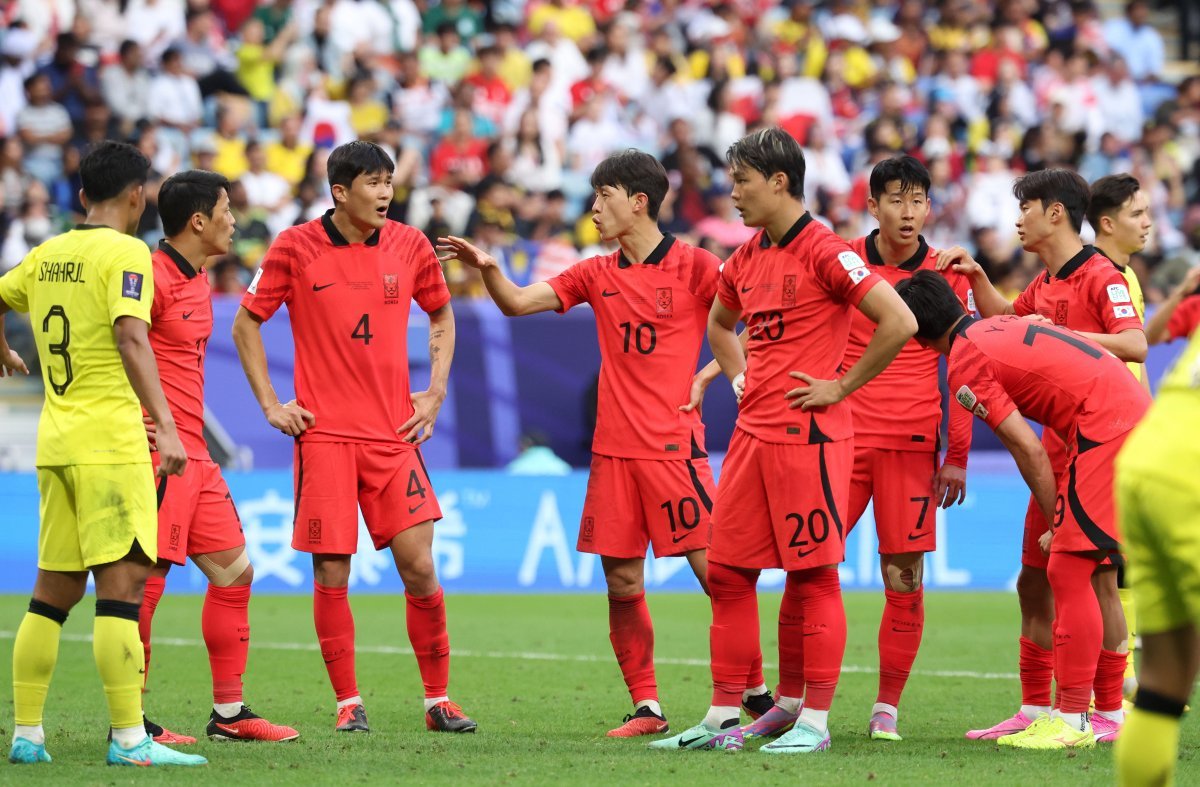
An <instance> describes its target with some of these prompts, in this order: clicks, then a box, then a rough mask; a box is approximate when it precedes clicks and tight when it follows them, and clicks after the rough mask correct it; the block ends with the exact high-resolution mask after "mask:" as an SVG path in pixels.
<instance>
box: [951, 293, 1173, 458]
mask: <svg viewBox="0 0 1200 787" xmlns="http://www.w3.org/2000/svg"><path fill="white" fill-rule="evenodd" d="M949 369H950V371H949V375H950V378H949V381H950V393H951V395H953V396H954V398H955V400H957V401H958V403H959V404H960V405H961V406H962V407H964V408H966V409H967V410H970V411H971V412H973V413H974V414H975V415H977V416H979V417H980V418H982V419H983V420H984V421H986V422H987V424H988V426H990V427H992V428H993V429H995V428H996V427H997V426H999V425H1000V422H1001V421H1003V420H1004V419H1005V418H1007V417H1008V416H1009V415H1010V414H1011V413H1012V412H1013V411H1014V410H1020V412H1021V415H1023V416H1025V417H1027V418H1032V419H1033V420H1034V421H1037V422H1038V423H1040V424H1042V425H1043V426H1045V427H1047V428H1049V429H1053V430H1054V431H1055V432H1057V433H1058V434H1059V436H1061V437H1062V438H1063V439H1064V440H1065V441H1067V442H1068V443H1070V441H1071V440H1072V439H1075V438H1076V437H1079V438H1080V439H1087V440H1090V441H1092V442H1094V443H1105V442H1108V441H1109V440H1112V439H1115V438H1117V437H1120V436H1121V435H1123V434H1125V433H1126V432H1128V431H1129V430H1130V429H1132V428H1133V427H1134V426H1136V425H1137V423H1138V421H1140V420H1141V418H1142V415H1143V414H1145V412H1146V410H1147V408H1149V406H1150V395H1149V394H1148V393H1146V391H1145V389H1144V388H1142V386H1141V383H1139V382H1138V381H1137V380H1136V379H1135V378H1134V377H1133V375H1131V374H1129V373H1128V371H1127V370H1126V368H1125V364H1124V363H1122V362H1121V361H1120V360H1118V359H1117V357H1116V356H1114V355H1113V354H1112V353H1110V352H1108V351H1107V350H1105V349H1104V348H1102V347H1101V346H1100V345H1098V344H1096V343H1095V342H1093V341H1091V340H1090V339H1086V338H1084V337H1082V336H1080V335H1079V334H1077V333H1075V332H1074V331H1069V330H1065V329H1063V328H1058V327H1056V326H1051V325H1046V324H1045V323H1037V322H1030V321H1029V320H1023V319H1021V318H1020V317H1014V316H1013V315H1006V316H1003V317H990V318H988V319H985V320H975V319H973V318H971V317H967V318H966V319H964V320H963V321H962V322H960V323H959V324H958V325H957V326H956V327H955V329H954V331H953V332H952V333H951V335H950V364H949Z"/></svg>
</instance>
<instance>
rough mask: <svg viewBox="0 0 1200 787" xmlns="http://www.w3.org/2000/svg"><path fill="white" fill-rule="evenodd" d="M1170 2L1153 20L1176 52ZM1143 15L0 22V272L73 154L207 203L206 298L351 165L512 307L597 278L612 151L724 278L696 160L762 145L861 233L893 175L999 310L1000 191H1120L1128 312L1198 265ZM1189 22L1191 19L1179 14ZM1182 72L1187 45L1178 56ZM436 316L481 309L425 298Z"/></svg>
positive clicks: (903, 4)
mask: <svg viewBox="0 0 1200 787" xmlns="http://www.w3.org/2000/svg"><path fill="white" fill-rule="evenodd" d="M1189 2H1190V0H1184V2H1182V3H1180V4H1179V5H1178V13H1179V21H1178V23H1177V24H1178V25H1181V26H1184V27H1186V26H1187V25H1189V24H1192V23H1194V21H1195V20H1193V21H1191V22H1190V21H1189V20H1188V19H1187V14H1188V11H1187V10H1186V9H1187V7H1188V4H1189ZM1168 6H1169V8H1168V9H1166V10H1164V9H1158V8H1156V6H1155V5H1154V4H1153V3H1151V2H1147V0H1133V2H1129V3H1125V2H1103V1H1102V0H1101V1H1100V2H1092V1H1090V0H785V1H784V2H778V0H728V1H727V2H709V1H707V0H657V1H654V0H652V1H650V2H636V1H634V0H630V2H622V1H621V0H588V1H587V2H582V1H580V0H540V1H539V0H533V1H532V2H521V0H496V1H495V2H490V3H484V2H468V1H466V0H441V1H440V2H437V1H436V0H261V2H259V1H258V0H0V238H2V239H3V240H2V243H0V271H3V270H7V269H8V268H10V267H12V266H13V265H15V264H17V263H18V262H20V260H21V259H22V257H23V256H24V254H25V253H26V252H27V251H28V249H29V248H31V247H32V246H34V245H36V244H37V243H40V242H41V241H42V240H44V239H46V238H47V237H49V236H50V235H51V234H53V233H55V232H58V231H61V230H62V229H64V228H66V227H69V226H70V225H71V224H73V223H75V222H77V221H79V220H80V218H81V211H82V207H81V205H80V204H79V198H78V195H77V192H78V188H79V176H78V168H79V160H80V154H81V151H83V150H85V149H86V147H87V146H88V145H89V144H91V143H93V142H95V141H96V140H99V139H104V138H118V139H127V140H130V141H132V142H133V143H135V144H136V145H138V146H139V147H140V148H141V149H142V150H143V151H145V153H146V154H147V155H148V156H149V157H150V158H151V160H152V161H153V164H154V181H153V182H152V183H151V188H150V189H149V195H150V197H149V200H150V204H149V207H148V209H147V211H146V214H145V216H144V218H143V220H142V225H141V227H140V230H139V232H140V234H141V236H142V237H143V238H144V239H145V240H146V241H147V242H149V243H153V242H155V241H156V240H157V239H158V238H159V237H161V228H160V226H159V220H158V215H157V212H156V210H155V209H154V194H155V186H156V183H157V182H160V181H161V179H162V178H164V177H166V176H168V175H170V174H171V173H173V172H175V171H177V170H179V169H183V168H188V167H201V168H206V169H212V170H216V171H218V172H220V173H222V174H224V175H226V176H228V177H229V178H230V179H231V181H232V182H233V184H234V185H233V189H232V193H231V194H230V199H231V202H232V205H233V210H234V213H235V215H236V218H237V234H236V237H235V244H234V248H233V252H232V253H231V254H230V255H229V256H228V257H227V258H223V259H221V260H219V261H217V262H215V263H214V265H213V268H212V270H213V274H212V275H213V281H214V285H215V287H216V288H217V289H218V290H219V291H221V292H228V293H237V292H240V291H241V290H242V288H243V287H244V286H245V285H246V283H248V281H249V280H250V277H251V276H252V274H253V271H254V269H255V268H256V266H257V264H258V261H259V259H260V257H261V256H262V254H263V252H264V250H265V249H266V247H267V245H268V244H269V243H270V241H271V239H272V238H273V237H274V236H275V234H276V233H278V232H279V231H280V230H281V229H283V228H285V227H287V226H289V225H291V224H293V223H296V222H301V221H305V220H308V219H311V218H314V217H316V216H319V215H320V214H321V213H322V212H323V211H325V210H326V209H327V208H329V207H331V205H332V203H331V200H330V195H329V190H328V187H327V184H326V181H325V160H326V158H327V156H328V153H329V151H330V150H331V149H332V147H334V146H336V145H338V144H341V143H343V142H345V141H348V140H350V139H354V138H357V137H361V138H367V139H371V140H374V141H376V142H378V143H379V144H381V145H383V146H385V147H386V148H387V149H388V150H389V151H390V152H391V153H392V154H393V158H394V159H395V161H396V172H395V178H394V182H395V186H396V196H395V202H394V204H393V214H392V215H393V217H394V218H396V219H398V220H401V221H405V222H407V223H409V224H412V225H414V226H417V227H419V228H420V229H422V230H423V231H424V232H425V233H426V234H427V235H429V236H430V237H431V238H433V237H436V236H438V235H439V234H445V233H453V234H459V235H466V236H469V237H471V238H472V239H473V240H474V241H475V242H476V243H478V244H480V245H482V246H484V247H485V248H487V249H488V250H490V251H491V252H492V253H493V254H494V255H495V256H496V257H497V258H499V259H500V260H502V262H503V264H504V265H505V266H506V267H507V269H508V272H509V274H510V275H511V276H512V278H513V279H514V280H516V281H517V282H519V283H525V282H529V281H532V280H539V279H544V278H547V277H549V276H552V275H554V274H555V273H557V272H558V271H560V270H562V269H563V268H564V267H565V266H567V265H569V264H571V263H572V262H574V261H575V260H576V259H579V258H580V257H581V256H586V255H590V254H593V253H596V252H598V251H607V250H608V249H606V248H604V247H603V246H602V245H601V242H600V239H599V238H598V237H597V235H596V232H595V229H594V227H593V225H592V223H591V221H590V211H589V207H590V204H591V188H590V186H589V175H590V173H591V170H592V168H593V167H594V166H595V165H596V163H597V162H599V161H600V160H601V159H603V158H604V157H605V156H606V155H608V154H609V153H611V152H613V151H616V150H619V149H622V148H626V147H636V148H640V149H643V150H646V151H649V152H652V153H654V154H656V155H658V156H659V157H660V159H661V160H662V162H663V164H664V165H665V166H666V168H667V170H668V172H669V173H670V177H671V181H672V186H673V188H672V190H671V193H670V195H669V197H668V203H667V204H666V205H665V206H664V208H663V211H662V215H661V223H662V226H663V228H664V229H666V230H669V231H671V232H673V233H675V234H676V235H678V236H681V237H685V238H687V239H689V240H691V241H692V242H694V243H697V244H700V245H703V246H706V247H708V248H710V249H712V250H713V251H715V252H716V253H717V254H721V255H723V254H727V253H728V252H729V251H730V250H731V249H732V248H733V247H735V246H737V245H738V244H740V243H741V242H743V241H744V240H746V239H747V237H748V236H749V235H751V234H752V231H751V230H748V229H746V228H745V227H744V226H743V225H742V223H741V220H740V218H739V217H738V215H737V213H736V212H735V211H734V210H733V207H732V203H731V201H730V199H729V196H728V193H729V184H728V182H727V176H726V172H725V163H724V153H725V150H726V149H727V148H728V146H729V145H730V144H731V143H732V142H733V141H734V140H736V139H738V138H739V137H740V136H742V135H743V134H745V133H746V132H748V131H751V130H754V129H755V128H758V127H761V126H763V125H780V126H782V127H784V128H786V129H787V130H788V131H789V132H791V133H792V134H793V135H794V136H795V137H796V138H797V139H798V140H799V141H800V142H801V143H802V145H803V146H804V149H805V155H806V158H807V162H808V175H807V181H806V197H807V200H808V205H809V208H810V210H811V211H812V212H813V213H814V215H816V216H818V217H819V218H820V219H821V220H822V221H825V222H827V223H828V224H829V225H830V226H832V227H833V228H834V229H835V230H836V231H837V232H838V233H840V234H841V235H843V236H844V237H847V238H852V237H855V236H857V235H860V234H863V233H865V232H867V231H869V230H870V229H871V228H872V227H873V225H872V222H871V219H870V216H869V215H868V214H867V212H866V200H867V197H868V196H869V195H868V194H867V188H866V184H867V175H868V173H869V171H870V168H871V166H872V165H873V164H874V163H876V162H877V161H879V160H881V159H882V158H885V157H888V156H892V155H895V154H898V153H901V152H907V153H911V154H913V155H915V156H917V157H918V158H920V159H921V160H923V161H924V162H925V163H926V164H927V165H928V167H929V170H930V172H931V174H932V176H933V187H932V194H931V197H932V200H931V201H932V206H933V214H932V216H931V220H930V222H929V224H928V225H927V226H926V229H925V233H924V234H925V237H926V238H927V239H928V241H929V242H930V244H932V245H934V246H935V247H946V246H951V245H964V246H967V247H968V248H969V249H971V250H972V251H973V252H974V253H975V254H976V256H977V258H979V259H980V261H981V262H983V264H984V265H985V266H986V267H987V269H988V271H989V275H991V277H992V278H993V280H994V281H996V282H997V284H998V285H999V286H1000V287H1001V288H1002V289H1003V290H1004V291H1006V292H1008V293H1010V294H1015V293H1016V292H1017V291H1019V290H1020V289H1021V288H1022V287H1023V286H1024V285H1025V284H1026V283H1027V282H1028V280H1029V279H1030V277H1031V276H1032V275H1034V273H1035V272H1036V271H1037V267H1038V265H1037V262H1036V260H1034V259H1031V258H1029V257H1028V255H1025V254H1023V253H1022V251H1021V249H1020V247H1019V245H1018V244H1017V238H1016V234H1015V229H1014V227H1013V222H1014V220H1015V217H1016V210H1017V206H1016V201H1015V200H1014V199H1013V198H1012V195H1011V184H1012V180H1013V178H1014V177H1015V176H1017V175H1018V174H1020V173H1022V172H1026V171H1029V170H1033V169H1038V168H1043V167H1049V166H1067V167H1073V168H1077V169H1078V170H1079V172H1080V173H1081V174H1083V175H1084V177H1086V178H1087V179H1088V180H1094V179H1096V178H1099V177H1101V176H1103V175H1106V174H1110V173H1114V172H1131V173H1132V174H1134V175H1135V176H1137V177H1138V178H1139V180H1140V181H1141V183H1142V187H1143V189H1144V190H1146V191H1147V192H1148V194H1149V196H1150V200H1151V206H1152V210H1153V217H1154V220H1155V230H1154V232H1153V235H1152V240H1151V244H1150V246H1149V247H1147V249H1146V251H1145V252H1144V253H1143V254H1142V255H1140V259H1137V260H1135V262H1134V265H1135V268H1136V269H1137V270H1138V272H1139V274H1140V275H1141V277H1142V279H1143V282H1144V286H1145V289H1146V292H1147V297H1148V300H1150V301H1151V302H1153V301H1155V300H1157V299H1158V298H1160V297H1161V296H1162V293H1163V292H1164V291H1166V290H1169V288H1170V286H1172V284H1173V283H1174V282H1175V281H1177V280H1178V279H1179V278H1180V277H1181V276H1182V273H1183V271H1184V270H1186V268H1188V267H1189V266H1190V265H1193V264H1197V263H1198V262H1200V76H1197V75H1196V73H1194V72H1193V73H1191V74H1189V73H1188V71H1187V68H1186V66H1187V65H1188V63H1187V61H1186V60H1184V62H1183V63H1182V65H1183V66H1184V68H1182V69H1180V70H1179V71H1178V72H1172V73H1170V74H1168V66H1169V64H1170V61H1172V60H1179V59H1183V58H1184V56H1185V55H1186V52H1184V53H1180V52H1175V51H1167V49H1168V48H1167V46H1166V44H1165V43H1164V40H1163V37H1162V35H1161V33H1160V29H1159V28H1157V27H1156V26H1155V25H1154V24H1151V20H1152V19H1154V20H1158V22H1159V25H1160V26H1161V25H1162V24H1164V22H1163V20H1164V19H1165V20H1166V22H1165V24H1176V22H1175V21H1174V20H1175V19H1176V17H1175V16H1174V14H1175V13H1176V10H1175V6H1174V5H1172V4H1170V3H1168ZM1197 16H1200V14H1197ZM1186 46H1187V39H1186V36H1185V37H1184V38H1183V47H1186ZM446 273H447V278H448V280H449V281H450V282H451V285H452V288H453V290H454V291H455V293H456V294H457V295H459V296H460V297H475V296H479V295H480V294H482V288H481V286H480V284H479V282H478V280H477V279H474V278H472V276H471V273H470V272H469V271H467V270H463V269H461V268H457V267H456V268H452V269H449V270H447V272H446Z"/></svg>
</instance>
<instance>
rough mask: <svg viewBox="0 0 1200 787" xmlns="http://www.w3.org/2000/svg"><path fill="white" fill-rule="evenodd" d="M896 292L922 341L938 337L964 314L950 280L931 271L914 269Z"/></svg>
mask: <svg viewBox="0 0 1200 787" xmlns="http://www.w3.org/2000/svg"><path fill="white" fill-rule="evenodd" d="M896 292H897V294H899V296H900V299H901V300H903V301H904V304H905V305H906V306H908V308H909V309H910V310H911V311H912V313H913V316H914V317H916V318H917V337H918V338H920V339H925V340H926V341H933V340H935V339H940V338H941V337H942V336H943V335H945V333H946V331H948V330H950V329H951V328H952V327H953V326H954V323H956V322H958V319H959V318H960V317H962V316H963V315H964V314H965V312H964V311H963V307H962V303H960V302H959V300H958V296H957V295H955V294H954V290H953V289H952V288H951V287H950V283H949V282H947V281H946V278H945V277H944V276H942V275H941V274H940V273H936V272H934V271H929V270H924V271H917V272H916V273H914V274H913V275H912V278H910V279H905V280H904V281H902V282H900V283H899V284H897V285H896Z"/></svg>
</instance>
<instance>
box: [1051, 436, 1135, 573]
mask: <svg viewBox="0 0 1200 787" xmlns="http://www.w3.org/2000/svg"><path fill="white" fill-rule="evenodd" d="M1128 436H1129V433H1128V432H1126V433H1125V434H1123V435H1121V436H1120V437H1118V438H1116V439H1115V440H1109V441H1108V442H1107V443H1092V442H1090V441H1088V440H1086V439H1082V440H1081V441H1080V442H1081V445H1080V446H1079V450H1078V451H1074V452H1072V454H1071V457H1070V463H1069V464H1068V465H1067V472H1066V473H1064V474H1063V475H1062V476H1060V477H1059V479H1058V497H1057V498H1056V499H1055V501H1054V540H1053V541H1051V542H1050V551H1052V552H1093V551H1095V550H1097V549H1099V550H1102V551H1104V552H1108V553H1109V554H1111V555H1116V554H1117V553H1118V551H1119V550H1120V548H1121V532H1120V530H1119V528H1118V527H1117V516H1116V507H1115V505H1114V502H1115V492H1114V489H1115V488H1116V487H1115V484H1114V467H1115V464H1116V461H1117V454H1118V453H1120V451H1121V446H1123V445H1125V438H1127V437H1128ZM1114 562H1117V563H1118V565H1119V564H1120V563H1119V560H1117V559H1115V558H1114Z"/></svg>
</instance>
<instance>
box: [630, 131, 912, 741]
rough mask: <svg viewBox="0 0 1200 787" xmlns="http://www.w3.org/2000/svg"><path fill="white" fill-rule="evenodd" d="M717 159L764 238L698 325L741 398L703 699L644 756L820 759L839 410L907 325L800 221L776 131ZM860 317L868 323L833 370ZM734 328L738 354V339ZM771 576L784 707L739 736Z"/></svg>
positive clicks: (854, 259) (783, 142) (849, 453)
mask: <svg viewBox="0 0 1200 787" xmlns="http://www.w3.org/2000/svg"><path fill="white" fill-rule="evenodd" d="M726 158H727V160H728V161H729V165H730V171H731V175H732V178H733V192H732V197H733V201H734V205H735V206H736V207H737V209H738V211H739V212H740V213H741V214H742V221H743V222H745V224H746V226H749V227H759V228H761V231H760V232H758V233H757V234H756V235H755V236H754V238H752V239H751V240H750V241H748V242H746V243H745V244H743V245H742V246H741V247H739V248H738V249H737V250H736V251H735V252H734V253H733V255H732V256H731V257H730V258H729V259H728V260H727V261H726V262H725V264H724V266H723V267H722V269H721V278H720V282H719V284H718V287H717V299H716V301H714V302H713V307H712V311H711V312H710V313H709V318H708V333H709V343H710V344H711V345H712V349H713V354H714V356H715V357H716V360H717V361H718V363H720V365H721V369H722V371H724V373H725V374H726V376H728V377H729V378H730V380H731V381H733V383H734V386H735V388H737V387H739V386H744V387H743V395H742V398H741V403H740V408H739V413H738V420H737V428H736V430H735V431H734V434H733V438H732V439H731V440H730V444H729V453H728V454H727V455H726V457H725V462H724V465H723V469H722V472H721V480H720V484H719V485H718V487H717V499H716V503H715V506H714V508H713V517H712V519H713V528H712V540H711V543H710V544H709V552H708V561H709V562H708V587H709V593H710V596H711V598H712V608H713V623H712V629H711V632H710V647H711V650H712V675H713V699H712V706H711V707H710V708H709V711H708V714H707V715H706V716H705V717H704V720H703V721H702V722H701V723H700V724H698V725H696V726H695V727H692V728H691V729H689V730H687V731H685V732H683V733H682V734H680V735H676V736H675V737H673V738H668V739H664V740H661V741H655V742H654V743H653V744H651V746H652V747H653V748H658V749H678V750H685V749H733V750H736V749H740V748H742V745H743V738H744V737H745V735H752V736H754V735H768V734H774V733H778V732H782V731H783V730H785V729H787V727H788V726H789V725H792V729H791V731H790V732H788V733H786V734H785V735H784V736H783V737H781V738H780V739H779V740H778V741H773V742H771V743H769V744H767V745H766V746H764V747H762V749H760V751H762V752H765V753H767V754H800V753H808V752H815V751H824V750H826V749H828V748H829V745H830V742H829V732H828V716H829V708H830V706H831V704H832V701H833V693H834V690H835V688H836V687H837V682H838V677H839V675H840V673H841V666H842V656H843V655H844V653H845V648H846V611H845V608H844V607H843V605H842V595H841V585H840V583H839V580H838V573H837V564H838V563H840V562H841V561H842V559H843V558H844V556H845V538H846V514H847V512H848V508H849V505H848V504H849V500H848V498H849V493H850V477H851V475H852V472H853V465H854V455H853V447H852V446H853V441H852V439H851V438H852V437H853V435H854V427H853V418H852V416H851V410H850V405H849V404H848V403H845V402H843V400H844V399H845V398H846V397H847V396H848V395H850V394H851V393H852V392H854V391H855V390H857V389H858V388H860V387H861V386H862V385H863V384H864V383H866V382H867V381H868V380H870V379H871V378H873V377H875V376H876V375H877V374H879V372H881V371H882V370H883V368H884V367H885V366H887V364H888V362H889V361H891V360H892V359H893V358H894V357H896V354H897V353H899V352H900V349H901V348H902V347H903V346H904V343H905V342H907V341H908V340H909V339H910V338H912V335H913V333H914V332H915V331H916V322H915V320H914V319H913V316H912V314H910V313H909V311H908V309H907V308H905V306H904V304H903V302H901V300H900V298H899V297H898V296H897V295H896V293H895V291H894V290H893V289H892V288H891V287H890V286H889V285H887V284H886V283H885V282H884V280H883V278H882V277H881V276H879V274H877V273H874V272H873V271H872V270H871V268H870V267H869V266H868V265H867V264H866V263H865V262H863V260H862V258H861V257H859V256H858V255H857V254H856V253H854V251H853V250H852V249H851V248H850V247H849V245H848V244H847V243H846V242H845V241H843V240H842V239H841V238H839V237H838V236H837V235H835V234H834V233H833V232H832V231H830V230H829V229H827V228H826V227H825V225H823V224H821V223H819V222H817V221H815V220H814V219H813V217H812V216H811V215H809V213H808V212H807V211H806V210H805V206H804V168H805V163H804V154H803V152H802V151H801V149H800V145H799V143H797V142H796V140H795V139H793V138H792V137H791V136H790V135H789V134H788V133H787V132H785V131H784V130H782V129H780V128H767V129H763V130H761V131H758V132H756V133H754V134H751V135H749V136H747V137H744V138H742V139H741V140H739V141H738V142H736V143H735V144H734V145H733V146H731V147H730V149H729V151H728V152H727V153H726ZM855 308H857V309H858V310H860V311H862V312H863V313H864V314H866V316H867V317H868V318H870V319H871V320H872V321H873V322H875V323H876V324H877V326H878V327H877V329H876V330H875V334H874V336H873V337H872V338H871V341H870V342H869V344H868V345H867V348H866V350H865V351H864V352H863V353H862V357H861V358H860V359H859V360H858V362H857V363H855V364H854V365H853V366H852V367H850V368H849V369H846V370H845V371H844V374H843V373H842V370H841V368H840V367H841V364H842V357H843V354H844V352H845V349H846V341H847V337H848V335H849V332H850V316H851V312H852V311H853V310H854V309H855ZM743 318H744V320H745V322H746V326H747V331H748V333H749V343H748V347H747V350H748V353H747V354H743V352H742V346H741V344H740V342H739V340H738V337H737V335H736V334H735V333H734V328H735V327H736V325H737V322H738V320H739V319H743ZM797 382H799V383H800V385H799V386H798V387H797ZM779 567H782V568H783V569H785V570H786V571H787V584H786V586H785V589H784V596H783V602H782V604H781V606H780V610H779V692H778V693H779V697H778V699H777V702H776V705H775V707H774V708H772V709H771V710H770V711H769V712H768V713H767V714H765V715H764V716H763V717H762V718H760V719H757V720H756V721H755V722H753V723H752V724H750V725H749V726H748V727H747V728H746V729H745V730H743V729H741V728H739V727H738V726H737V725H738V708H737V705H738V702H739V700H740V699H741V692H742V690H743V688H744V687H745V685H746V678H747V675H748V673H749V671H750V670H751V668H752V665H753V661H754V657H755V655H756V654H757V652H758V649H757V643H758V637H759V624H758V598H757V590H756V584H757V582H758V575H759V573H760V571H761V570H762V569H764V568H779ZM802 702H803V704H802Z"/></svg>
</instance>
